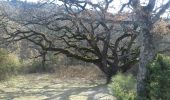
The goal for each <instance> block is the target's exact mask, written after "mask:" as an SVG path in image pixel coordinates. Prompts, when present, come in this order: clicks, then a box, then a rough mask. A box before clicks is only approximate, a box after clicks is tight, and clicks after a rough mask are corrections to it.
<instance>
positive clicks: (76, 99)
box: [0, 74, 116, 100]
mask: <svg viewBox="0 0 170 100" xmlns="http://www.w3.org/2000/svg"><path fill="white" fill-rule="evenodd" d="M99 84H103V80H95V81H94V80H93V81H87V80H85V79H62V80H61V79H57V78H55V77H54V75H49V74H32V75H24V76H17V77H15V78H12V79H10V80H8V81H4V82H1V83H0V100H116V99H115V98H114V97H113V96H112V95H110V94H109V92H108V90H107V86H106V85H99Z"/></svg>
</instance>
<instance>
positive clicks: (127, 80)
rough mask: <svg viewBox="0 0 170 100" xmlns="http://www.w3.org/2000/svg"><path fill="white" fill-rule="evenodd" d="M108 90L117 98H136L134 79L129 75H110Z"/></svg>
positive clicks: (125, 99) (124, 99)
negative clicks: (110, 80) (110, 81)
mask: <svg viewBox="0 0 170 100" xmlns="http://www.w3.org/2000/svg"><path fill="white" fill-rule="evenodd" d="M109 89H110V91H111V92H112V93H113V94H114V95H115V96H116V97H117V98H118V100H135V98H136V95H137V94H136V80H135V78H134V77H133V76H132V75H131V74H128V75H124V74H121V73H118V74H117V75H116V76H114V77H112V83H111V84H109Z"/></svg>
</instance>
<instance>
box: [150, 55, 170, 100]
mask: <svg viewBox="0 0 170 100" xmlns="http://www.w3.org/2000/svg"><path fill="white" fill-rule="evenodd" d="M149 73H150V74H149V80H148V88H149V90H150V97H151V100H170V57H168V56H164V55H162V54H158V55H157V57H156V58H155V60H154V61H153V62H152V63H151V64H150V66H149Z"/></svg>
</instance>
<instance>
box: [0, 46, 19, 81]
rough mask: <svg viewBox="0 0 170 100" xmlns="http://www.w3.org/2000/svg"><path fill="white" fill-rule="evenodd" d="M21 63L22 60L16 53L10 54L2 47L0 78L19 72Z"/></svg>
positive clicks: (0, 53)
mask: <svg viewBox="0 0 170 100" xmlns="http://www.w3.org/2000/svg"><path fill="white" fill-rule="evenodd" d="M20 65H21V64H20V61H19V59H18V57H17V56H16V55H14V54H8V53H7V52H6V51H5V50H3V49H0V80H3V79H6V78H8V77H9V76H11V75H13V74H17V72H18V69H19V68H20Z"/></svg>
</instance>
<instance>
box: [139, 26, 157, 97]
mask: <svg viewBox="0 0 170 100" xmlns="http://www.w3.org/2000/svg"><path fill="white" fill-rule="evenodd" d="M149 25H151V24H145V25H143V26H142V31H141V32H142V33H141V34H140V35H141V37H140V39H141V38H142V41H141V47H140V62H139V70H138V75H137V94H138V95H137V100H147V99H149V89H148V88H147V84H148V82H147V76H148V75H149V73H148V68H147V67H148V64H149V63H150V62H151V61H152V60H153V59H154V57H155V55H156V49H155V47H154V43H153V33H152V32H150V31H151V26H149Z"/></svg>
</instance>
